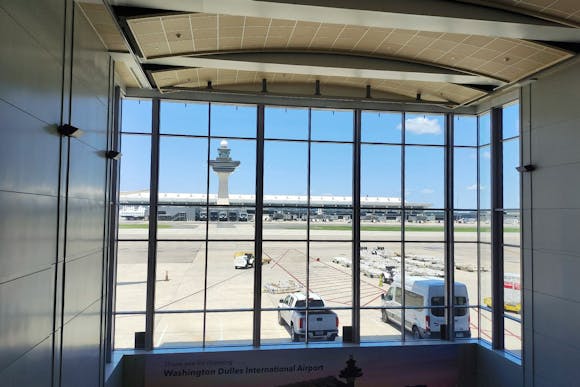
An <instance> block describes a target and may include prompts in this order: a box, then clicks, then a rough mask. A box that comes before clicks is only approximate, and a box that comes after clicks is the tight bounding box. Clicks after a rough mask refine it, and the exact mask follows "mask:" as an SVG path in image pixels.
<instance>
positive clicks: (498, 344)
mask: <svg viewBox="0 0 580 387" xmlns="http://www.w3.org/2000/svg"><path fill="white" fill-rule="evenodd" d="M502 132H503V130H502V108H501V107H496V108H493V109H491V208H492V211H491V284H492V285H491V288H492V289H491V296H492V335H491V337H492V346H493V348H494V349H503V348H504V321H503V308H504V297H503V162H502V161H503V150H502V141H501V140H502Z"/></svg>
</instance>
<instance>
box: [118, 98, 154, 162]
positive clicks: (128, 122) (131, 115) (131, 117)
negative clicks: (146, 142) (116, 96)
mask: <svg viewBox="0 0 580 387" xmlns="http://www.w3.org/2000/svg"><path fill="white" fill-rule="evenodd" d="M121 101H122V102H121V104H122V106H121V109H122V113H121V132H125V133H129V132H133V133H135V132H136V133H151V109H152V108H151V106H152V105H151V100H145V99H144V100H140V99H122V100H121ZM124 156H125V153H124V152H123V157H124Z"/></svg>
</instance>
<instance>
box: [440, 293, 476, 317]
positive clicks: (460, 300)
mask: <svg viewBox="0 0 580 387" xmlns="http://www.w3.org/2000/svg"><path fill="white" fill-rule="evenodd" d="M444 305H445V298H444V297H432V298H431V306H444ZM455 305H467V297H455ZM431 314H432V315H433V316H436V317H443V316H444V315H445V309H444V308H433V309H431ZM466 314H467V308H463V307H457V306H456V307H455V316H456V317H462V316H465V315H466Z"/></svg>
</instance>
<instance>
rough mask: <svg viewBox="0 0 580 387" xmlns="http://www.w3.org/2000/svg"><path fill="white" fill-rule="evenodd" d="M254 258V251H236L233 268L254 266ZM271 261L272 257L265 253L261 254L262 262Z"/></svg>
mask: <svg viewBox="0 0 580 387" xmlns="http://www.w3.org/2000/svg"><path fill="white" fill-rule="evenodd" d="M255 260H256V258H255V256H254V253H251V252H247V251H238V252H237V253H235V254H234V268H236V269H247V268H250V267H254V261H255ZM270 262H272V258H270V257H269V256H267V255H264V256H262V264H268V263H270Z"/></svg>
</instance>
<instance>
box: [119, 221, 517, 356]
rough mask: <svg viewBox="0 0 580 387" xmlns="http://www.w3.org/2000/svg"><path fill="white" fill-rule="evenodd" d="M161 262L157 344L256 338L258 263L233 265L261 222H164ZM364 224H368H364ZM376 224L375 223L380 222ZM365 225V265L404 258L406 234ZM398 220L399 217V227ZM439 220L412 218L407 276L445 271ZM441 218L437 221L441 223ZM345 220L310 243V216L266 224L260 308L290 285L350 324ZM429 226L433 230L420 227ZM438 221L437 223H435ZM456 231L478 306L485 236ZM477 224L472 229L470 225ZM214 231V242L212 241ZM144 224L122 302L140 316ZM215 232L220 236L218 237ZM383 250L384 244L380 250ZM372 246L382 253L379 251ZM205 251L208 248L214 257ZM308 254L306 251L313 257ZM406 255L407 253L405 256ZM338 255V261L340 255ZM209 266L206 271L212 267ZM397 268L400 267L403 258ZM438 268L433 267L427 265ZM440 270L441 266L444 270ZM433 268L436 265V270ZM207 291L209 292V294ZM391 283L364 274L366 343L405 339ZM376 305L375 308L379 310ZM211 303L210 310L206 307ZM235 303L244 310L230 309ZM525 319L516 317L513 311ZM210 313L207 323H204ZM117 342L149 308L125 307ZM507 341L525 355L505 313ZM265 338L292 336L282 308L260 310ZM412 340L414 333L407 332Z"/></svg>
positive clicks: (474, 323) (130, 248)
mask: <svg viewBox="0 0 580 387" xmlns="http://www.w3.org/2000/svg"><path fill="white" fill-rule="evenodd" d="M159 225H160V227H159V229H158V238H159V242H158V251H157V268H156V278H157V282H156V291H155V309H156V311H157V314H156V318H155V329H154V344H155V346H156V347H167V348H173V347H192V346H200V345H203V341H204V333H205V345H207V346H224V345H246V344H251V343H252V324H253V313H252V311H251V310H252V308H253V302H254V269H252V268H248V269H235V268H234V265H233V260H234V254H235V253H236V252H240V251H250V252H252V251H253V250H254V243H253V242H252V240H253V239H254V232H255V231H254V226H253V223H252V222H210V224H209V225H208V227H207V229H206V225H205V223H203V222H160V223H159ZM363 225H364V224H363ZM373 225H374V224H373ZM373 225H367V226H369V227H364V228H363V230H364V231H363V232H362V233H361V239H363V240H365V242H361V247H362V248H363V249H364V248H366V249H365V250H363V251H361V256H362V258H363V260H364V262H367V261H368V263H370V262H373V261H377V260H378V261H379V262H380V260H381V259H383V257H391V258H392V259H396V257H397V255H399V256H400V255H401V248H402V244H401V243H400V242H394V241H396V240H400V238H401V233H400V231H390V230H392V227H391V228H389V231H385V230H377V231H373V230H371V228H370V226H373ZM392 225H394V223H393V224H391V226H392ZM433 225H434V224H429V223H427V224H424V225H414V226H415V227H414V228H413V230H415V231H412V232H411V231H407V232H406V235H405V238H406V240H407V243H406V244H405V247H404V248H405V255H406V256H407V260H406V261H405V262H406V263H405V273H406V275H416V274H415V271H414V270H419V271H417V272H418V273H422V271H421V270H424V269H423V268H422V267H423V266H426V267H430V268H435V271H437V270H439V268H440V267H442V266H440V265H442V264H443V257H444V243H443V239H444V234H443V231H433V230H434V228H433ZM435 225H436V224H435ZM345 226H347V223H342V222H331V223H328V224H324V225H315V224H313V227H311V228H312V229H311V242H310V245H307V243H306V242H305V241H304V239H306V226H305V222H299V221H294V222H283V221H280V222H265V223H264V233H263V238H264V242H263V253H264V256H265V257H268V258H270V259H271V261H270V262H269V263H267V264H266V263H264V264H263V267H262V292H261V294H262V308H263V309H275V308H277V306H278V300H279V299H280V298H282V297H284V296H285V295H286V294H288V292H292V291H298V290H301V291H304V290H305V289H306V288H307V287H308V288H309V289H310V291H311V292H315V293H317V294H319V295H320V296H321V297H322V298H323V299H324V300H325V302H326V305H327V306H328V307H330V308H331V309H332V310H333V311H335V312H336V313H337V315H338V317H339V320H340V326H339V337H338V338H337V341H340V340H341V339H342V326H349V325H351V309H350V308H351V307H352V273H351V270H352V269H351V268H350V267H347V266H345V265H344V264H340V263H337V262H333V258H337V257H343V258H346V259H348V258H350V257H351V256H352V243H351V242H350V239H351V231H350V230H347V229H346V228H347V227H345ZM417 226H418V227H419V228H420V227H421V226H424V227H426V228H425V230H429V231H417V230H419V228H417ZM430 226H431V227H430ZM462 227H466V228H465V229H464V230H463V231H458V232H456V233H455V241H456V243H455V246H454V250H455V263H456V267H461V269H456V271H455V278H456V281H460V282H463V283H465V284H466V285H467V288H468V293H469V297H470V305H477V299H478V298H479V299H480V300H481V303H483V299H484V298H485V297H489V296H490V295H491V286H490V283H491V274H490V271H489V268H490V265H491V262H490V259H489V255H490V252H489V248H488V246H485V245H482V255H481V257H482V258H481V262H480V265H481V267H482V269H483V270H482V271H480V273H479V275H480V276H481V282H480V283H481V288H480V289H479V294H478V286H477V276H478V272H477V270H476V267H477V258H476V257H477V244H475V243H470V242H475V241H476V240H477V235H476V233H475V232H472V230H473V228H474V225H468V226H466V225H463V224H458V225H457V226H456V229H457V230H459V229H460V228H462ZM467 227H470V228H467ZM206 231H207V233H208V236H209V239H210V241H209V242H208V243H207V245H206V242H205V241H204V239H205V235H206ZM147 237H148V232H147V228H146V223H144V222H138V221H132V222H122V223H121V226H120V230H119V239H120V242H119V247H118V267H117V287H116V292H117V300H116V310H117V312H123V313H130V312H136V313H142V312H144V310H145V297H146V278H147V272H146V263H147V242H146V240H147ZM504 238H505V243H506V244H514V245H517V244H519V239H518V238H519V233H517V232H511V233H506V234H505V236H504ZM211 239H214V240H215V239H217V240H215V241H211ZM377 248H379V249H377ZM373 250H375V252H376V253H377V254H376V255H375V254H373V253H372V252H373ZM206 253H207V255H206ZM308 256H309V257H310V258H307V257H308ZM399 260H400V258H399ZM335 261H336V260H335ZM206 267H207V270H206ZM395 270H399V271H400V270H401V269H400V264H399V267H398V268H395ZM429 270H431V269H429ZM504 270H505V272H509V273H518V274H519V270H520V268H519V251H518V249H517V248H506V249H505V268H504ZM439 271H441V270H439ZM430 273H431V272H430ZM204 289H207V290H206V291H204ZM388 289H389V285H388V284H387V283H384V282H383V281H381V280H380V279H379V278H378V277H374V278H371V277H369V276H366V275H361V287H360V305H361V308H363V309H361V340H362V341H386V340H393V341H400V340H401V331H400V328H399V327H398V326H395V325H390V324H387V323H384V322H383V321H381V318H380V317H381V313H380V310H379V309H377V308H378V307H380V306H381V298H380V296H381V294H383V293H385V292H386V291H387V290H388ZM373 308H375V309H373ZM204 309H207V310H208V312H207V313H206V314H205V316H204V313H203V310H204ZM231 309H236V310H241V311H236V312H229V311H228V310H231ZM477 311H478V309H477V308H476V307H475V308H473V309H471V313H470V316H471V332H472V336H473V337H477V336H478V335H479V336H480V337H481V338H483V339H486V340H490V338H491V319H490V317H491V315H490V313H489V312H486V311H482V313H481V316H478V313H477ZM507 314H508V315H510V316H514V317H516V318H519V316H518V315H517V314H512V313H507ZM204 319H205V324H204ZM115 324H116V327H115V347H116V348H132V347H133V345H134V332H138V331H144V328H145V317H144V314H121V315H117V316H116V319H115ZM505 324H506V330H505V331H506V337H505V339H506V348H507V349H510V350H512V351H514V352H519V351H520V348H521V325H520V324H519V323H518V322H515V321H512V320H509V319H506V320H505ZM261 337H262V344H264V345H266V344H279V343H289V342H290V334H289V332H288V329H287V327H285V326H280V325H279V324H278V319H277V312H276V311H275V310H274V311H272V310H267V311H263V312H262V314H261ZM405 339H406V340H411V339H412V338H411V337H410V335H408V334H407V335H406V336H405Z"/></svg>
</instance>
